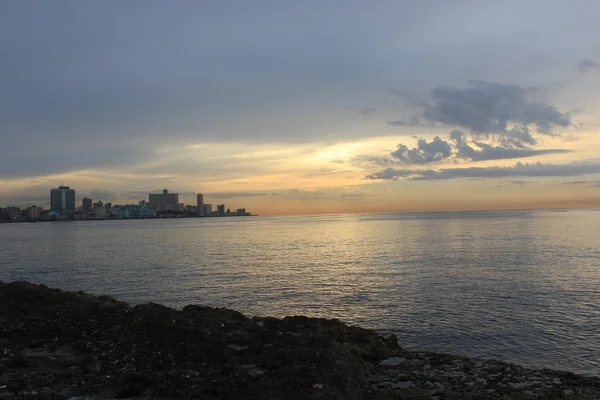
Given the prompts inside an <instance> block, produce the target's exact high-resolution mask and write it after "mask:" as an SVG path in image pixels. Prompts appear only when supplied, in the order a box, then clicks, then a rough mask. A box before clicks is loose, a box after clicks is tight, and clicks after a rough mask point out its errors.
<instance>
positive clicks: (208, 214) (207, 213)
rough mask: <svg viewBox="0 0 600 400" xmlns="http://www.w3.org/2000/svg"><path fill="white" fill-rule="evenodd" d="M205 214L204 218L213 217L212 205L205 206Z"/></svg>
mask: <svg viewBox="0 0 600 400" xmlns="http://www.w3.org/2000/svg"><path fill="white" fill-rule="evenodd" d="M203 209H204V212H203V214H202V215H203V216H205V217H212V204H205V205H204V207H203Z"/></svg>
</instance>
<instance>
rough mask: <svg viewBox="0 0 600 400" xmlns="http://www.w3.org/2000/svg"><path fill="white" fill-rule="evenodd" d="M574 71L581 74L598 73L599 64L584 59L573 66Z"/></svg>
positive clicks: (599, 69)
mask: <svg viewBox="0 0 600 400" xmlns="http://www.w3.org/2000/svg"><path fill="white" fill-rule="evenodd" d="M575 69H576V70H577V71H579V72H581V73H582V74H585V73H587V72H599V71H600V64H598V63H597V62H594V61H592V60H588V59H585V60H583V61H581V62H580V63H579V64H577V65H576V66H575Z"/></svg>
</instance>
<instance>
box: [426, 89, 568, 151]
mask: <svg viewBox="0 0 600 400" xmlns="http://www.w3.org/2000/svg"><path fill="white" fill-rule="evenodd" d="M534 90H535V88H527V89H524V88H522V87H520V86H514V85H507V84H500V83H488V82H484V81H471V82H470V85H469V87H466V88H459V87H455V86H439V87H437V88H435V89H433V91H432V93H431V94H432V97H433V100H434V103H433V105H432V106H430V107H427V108H426V109H425V111H424V117H425V118H426V119H427V120H429V121H430V122H432V123H441V124H443V125H450V126H460V127H463V128H465V129H468V130H469V131H470V132H471V133H473V134H479V135H487V134H497V135H503V136H512V137H514V139H515V140H523V139H522V137H523V136H524V135H525V134H526V133H528V131H529V126H534V127H536V128H537V131H538V132H539V133H542V134H552V133H553V129H554V128H556V127H568V126H570V125H571V119H570V115H569V114H568V113H565V112H560V111H559V110H558V109H556V108H555V107H554V106H552V105H550V104H546V103H544V102H541V101H530V100H528V99H527V95H528V94H529V93H530V92H532V91H534ZM511 125H514V126H515V128H512V129H511V128H510V126H511ZM515 129H516V130H515ZM526 142H527V141H526ZM527 143H531V142H530V141H529V142H527Z"/></svg>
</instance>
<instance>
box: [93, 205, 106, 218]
mask: <svg viewBox="0 0 600 400" xmlns="http://www.w3.org/2000/svg"><path fill="white" fill-rule="evenodd" d="M94 217H95V218H96V219H103V218H106V208H105V207H104V206H99V207H94Z"/></svg>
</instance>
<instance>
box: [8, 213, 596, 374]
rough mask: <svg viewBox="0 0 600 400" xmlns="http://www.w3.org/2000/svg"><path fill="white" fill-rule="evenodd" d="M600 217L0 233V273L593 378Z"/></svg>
mask: <svg viewBox="0 0 600 400" xmlns="http://www.w3.org/2000/svg"><path fill="white" fill-rule="evenodd" d="M599 232H600V212H598V211H590V210H587V211H568V212H560V213H559V212H551V211H512V212H506V211H497V212H461V213H430V214H372V215H367V214H362V215H323V216H300V217H257V218H225V219H209V218H206V219H197V220H196V219H187V220H161V221H157V220H148V221H108V222H73V223H40V224H10V225H0V254H2V257H1V258H0V280H4V281H12V280H18V279H20V280H29V281H32V282H36V283H44V284H47V285H49V286H54V287H59V288H63V289H73V290H80V289H82V290H86V291H89V292H92V293H97V294H100V293H103V294H109V295H112V296H115V297H117V298H119V299H121V300H125V301H128V302H131V303H140V302H146V301H154V302H159V303H164V304H167V305H170V306H175V307H183V306H185V305H187V304H189V303H200V304H205V305H211V306H220V307H223V306H224V307H231V308H235V309H237V310H240V311H242V312H244V313H246V314H248V315H272V316H279V317H281V316H285V315H294V314H296V315H297V314H304V315H309V316H319V317H331V318H339V319H341V320H343V321H345V322H349V323H353V324H360V325H362V326H365V327H370V328H374V329H378V330H382V331H389V332H394V333H396V334H397V335H398V336H399V338H400V341H401V345H403V346H404V347H408V348H420V349H427V350H436V351H445V352H452V353H457V354H463V355H469V356H480V357H494V358H500V359H503V360H506V361H512V362H518V363H520V364H523V365H528V366H534V367H548V368H558V369H566V370H572V371H575V372H579V373H585V374H595V375H600V364H599V360H600V335H599V333H600V308H599V305H600V247H599V246H598V244H599V243H598V234H599Z"/></svg>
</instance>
